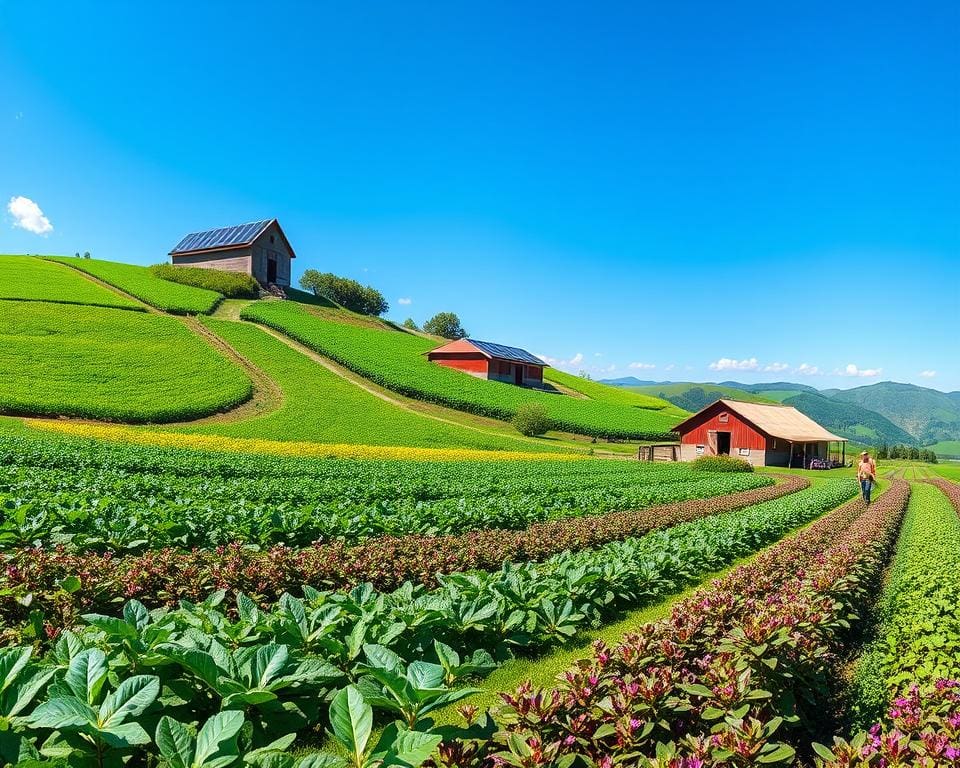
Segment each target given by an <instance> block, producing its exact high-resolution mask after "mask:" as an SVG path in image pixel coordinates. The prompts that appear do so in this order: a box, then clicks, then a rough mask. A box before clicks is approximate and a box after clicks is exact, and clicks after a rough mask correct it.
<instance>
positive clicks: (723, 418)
mask: <svg viewBox="0 0 960 768" xmlns="http://www.w3.org/2000/svg"><path fill="white" fill-rule="evenodd" d="M728 421H730V414H729V413H721V414H720V423H721V424H726V423H727V422H728Z"/></svg>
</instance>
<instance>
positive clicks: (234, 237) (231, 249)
mask: <svg viewBox="0 0 960 768" xmlns="http://www.w3.org/2000/svg"><path fill="white" fill-rule="evenodd" d="M169 255H170V258H171V259H172V260H173V264H174V266H178V267H202V268H203V269H222V270H224V271H227V272H245V273H246V274H248V275H252V276H253V277H254V278H255V279H256V280H257V281H258V282H260V283H262V284H263V285H267V286H269V285H278V286H282V287H289V286H290V260H291V259H293V258H296V254H295V253H294V252H293V248H292V247H291V246H290V241H289V240H287V236H286V235H285V234H283V230H282V229H280V224H279V222H278V221H277V220H276V219H264V220H263V221H254V222H251V223H249V224H239V225H237V226H234V227H221V228H220V229H210V230H207V231H206V232H193V233H191V234H189V235H186V236H185V237H184V238H183V239H182V240H181V241H180V242H179V243H177V245H176V246H175V247H174V249H173V250H172V251H170V254H169Z"/></svg>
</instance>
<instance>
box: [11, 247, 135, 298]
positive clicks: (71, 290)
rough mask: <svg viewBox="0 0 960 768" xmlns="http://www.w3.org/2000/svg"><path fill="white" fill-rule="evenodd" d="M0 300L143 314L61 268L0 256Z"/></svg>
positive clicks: (41, 261) (31, 259) (112, 293)
mask: <svg viewBox="0 0 960 768" xmlns="http://www.w3.org/2000/svg"><path fill="white" fill-rule="evenodd" d="M0 299H3V300H9V301H45V302H52V303H55V304H80V305H87V306H97V307H110V308H113V309H127V310H134V311H143V310H144V309H145V307H143V305H141V304H140V303H139V302H136V301H132V300H130V299H128V298H126V297H125V296H122V295H120V294H119V293H117V292H115V291H111V290H109V289H107V288H104V287H102V286H100V285H98V284H97V283H96V282H95V281H93V280H90V279H89V278H88V277H87V276H86V275H83V274H81V273H78V272H75V271H73V270H71V269H68V268H67V267H66V266H64V265H62V264H56V263H54V262H52V261H47V260H44V259H39V258H35V257H33V256H6V255H2V256H0Z"/></svg>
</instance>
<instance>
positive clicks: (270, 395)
mask: <svg viewBox="0 0 960 768" xmlns="http://www.w3.org/2000/svg"><path fill="white" fill-rule="evenodd" d="M52 263H54V264H61V265H62V266H64V267H66V268H67V269H69V270H72V271H73V272H75V273H76V274H78V275H80V276H81V277H83V278H84V279H86V280H89V281H90V282H91V283H94V284H96V285H99V286H100V287H101V288H105V289H107V290H108V291H110V292H111V293H113V294H115V295H117V296H122V297H123V298H125V299H128V300H130V301H133V302H136V303H137V304H138V305H139V306H142V307H143V308H144V309H145V310H146V312H147V313H149V314H152V315H161V316H164V317H170V318H172V319H174V320H177V321H179V322H181V323H183V324H184V325H185V326H186V327H187V329H188V330H189V331H190V332H191V333H194V334H195V335H197V336H199V337H200V338H201V339H202V340H203V341H205V342H206V343H207V344H208V345H209V346H210V347H212V348H213V349H214V350H216V351H217V352H219V353H220V354H221V355H223V356H224V357H226V358H227V359H228V360H232V361H233V362H235V363H236V364H237V365H239V366H240V367H241V368H242V369H243V370H244V372H245V373H246V374H247V376H249V377H250V381H251V383H252V385H253V394H252V395H251V396H250V399H249V400H247V401H245V402H243V403H241V404H240V405H238V406H235V407H234V408H230V409H229V410H226V411H221V412H219V413H213V414H210V415H209V416H203V417H201V418H199V419H191V420H190V421H169V422H163V423H162V424H155V425H153V426H158V427H159V426H163V427H183V426H193V425H202V424H211V423H220V424H222V423H227V422H233V421H241V420H243V419H250V418H255V417H258V416H265V415H266V414H268V413H272V412H273V411H276V410H279V408H280V407H281V406H282V405H283V390H282V389H281V388H280V386H279V385H278V384H277V383H276V382H275V381H274V380H273V379H271V378H270V377H269V376H268V375H267V374H266V373H265V372H264V371H262V370H261V369H260V368H258V367H257V366H255V365H254V364H253V363H252V362H251V361H250V360H248V359H247V358H246V357H244V356H243V355H241V354H240V353H239V352H238V351H237V350H236V349H234V348H233V347H231V346H230V345H229V344H228V343H227V341H226V340H225V339H221V338H220V337H219V336H217V335H216V334H215V333H214V332H213V331H211V330H210V329H209V328H207V327H206V326H205V325H203V324H202V323H201V322H200V321H199V320H197V319H196V317H194V316H192V315H175V314H173V313H172V312H164V311H163V310H162V309H157V307H153V306H151V305H149V304H147V303H146V302H145V301H142V300H140V299H138V298H137V297H136V296H134V295H133V294H130V293H127V292H126V291H124V290H123V289H122V288H117V286H115V285H111V284H110V283H107V282H104V281H103V280H100V279H99V278H97V277H94V276H93V275H91V274H88V273H87V272H84V271H83V270H82V269H77V268H76V267H74V266H72V265H70V264H63V262H59V261H55V262H52ZM229 302H230V300H229V299H224V300H223V301H221V302H220V305H224V304H226V305H227V306H226V307H225V308H224V310H225V311H224V314H223V315H221V317H224V318H229V319H232V317H230V313H231V310H235V313H236V319H237V320H239V319H240V309H241V308H242V307H240V306H239V305H238V304H236V303H233V304H230V303H229ZM220 305H218V306H217V308H216V309H215V310H214V314H216V313H217V312H219V311H220ZM81 421H90V420H88V419H81ZM91 423H97V422H91Z"/></svg>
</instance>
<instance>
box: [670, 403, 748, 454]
mask: <svg viewBox="0 0 960 768" xmlns="http://www.w3.org/2000/svg"><path fill="white" fill-rule="evenodd" d="M724 413H726V414H727V421H725V422H723V421H720V417H721V415H722V414H724ZM704 415H705V416H707V414H704ZM711 431H717V432H729V433H730V445H731V452H732V453H734V454H735V453H736V450H737V448H750V449H752V450H756V451H762V450H763V449H764V448H766V445H767V443H766V438H765V437H764V436H763V434H761V433H760V432H757V430H755V429H754V428H753V427H752V426H750V425H749V424H747V423H746V422H745V421H743V420H742V419H741V418H740V417H739V416H737V414H735V413H733V412H732V411H723V410H720V411H716V412H713V415H712V416H709V418H705V419H704V420H703V421H701V422H699V423H697V424H696V425H692V428H691V429H690V430H689V431H688V432H685V433H683V434H682V435H680V442H681V444H683V445H709V443H710V438H709V437H708V435H707V433H708V432H711Z"/></svg>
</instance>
